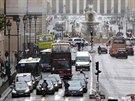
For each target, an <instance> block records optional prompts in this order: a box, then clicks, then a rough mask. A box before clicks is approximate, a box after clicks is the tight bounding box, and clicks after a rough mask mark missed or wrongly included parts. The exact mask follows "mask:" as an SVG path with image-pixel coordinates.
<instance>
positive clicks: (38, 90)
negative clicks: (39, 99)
mask: <svg viewBox="0 0 135 101" xmlns="http://www.w3.org/2000/svg"><path fill="white" fill-rule="evenodd" d="M46 82H47V84H48V86H47V93H46V94H54V93H55V88H54V84H53V81H51V80H47V81H46ZM42 83H43V80H42V79H41V80H40V81H39V83H38V85H37V87H36V94H37V95H41V94H42V90H41V85H42Z"/></svg>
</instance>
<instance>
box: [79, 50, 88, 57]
mask: <svg viewBox="0 0 135 101" xmlns="http://www.w3.org/2000/svg"><path fill="white" fill-rule="evenodd" d="M89 55H90V54H89V52H88V51H80V52H77V53H76V56H89Z"/></svg>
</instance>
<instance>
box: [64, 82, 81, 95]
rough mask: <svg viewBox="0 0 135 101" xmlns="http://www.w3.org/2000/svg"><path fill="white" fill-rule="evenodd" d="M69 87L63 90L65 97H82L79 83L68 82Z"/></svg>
mask: <svg viewBox="0 0 135 101" xmlns="http://www.w3.org/2000/svg"><path fill="white" fill-rule="evenodd" d="M68 84H69V87H68V89H67V90H65V96H69V95H72V96H75V95H76V96H83V85H82V84H81V82H80V81H76V80H72V81H68Z"/></svg>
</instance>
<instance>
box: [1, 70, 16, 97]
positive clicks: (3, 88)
mask: <svg viewBox="0 0 135 101" xmlns="http://www.w3.org/2000/svg"><path fill="white" fill-rule="evenodd" d="M15 76H16V72H14V73H13V74H12V76H11V77H10V79H8V80H7V81H6V82H4V83H3V85H2V86H1V87H0V97H2V94H3V92H4V91H6V89H7V88H8V87H9V86H10V85H11V84H12V82H13V80H14V79H15Z"/></svg>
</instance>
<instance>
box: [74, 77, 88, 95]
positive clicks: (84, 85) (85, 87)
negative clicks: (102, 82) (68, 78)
mask: <svg viewBox="0 0 135 101" xmlns="http://www.w3.org/2000/svg"><path fill="white" fill-rule="evenodd" d="M72 80H74V81H77V82H78V81H80V83H81V84H82V86H83V92H84V93H86V92H87V91H88V89H87V83H86V82H85V80H84V79H79V78H72Z"/></svg>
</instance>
